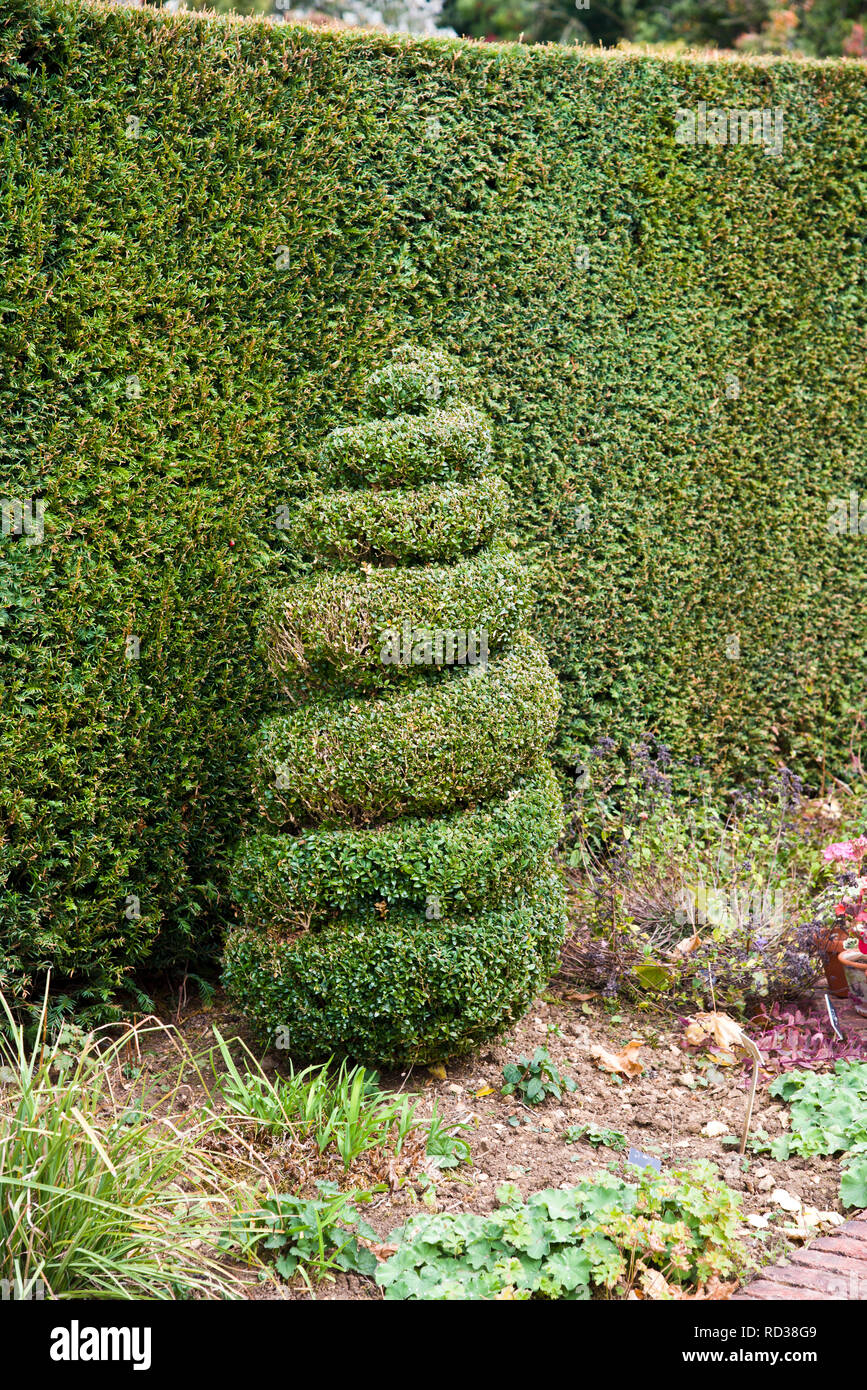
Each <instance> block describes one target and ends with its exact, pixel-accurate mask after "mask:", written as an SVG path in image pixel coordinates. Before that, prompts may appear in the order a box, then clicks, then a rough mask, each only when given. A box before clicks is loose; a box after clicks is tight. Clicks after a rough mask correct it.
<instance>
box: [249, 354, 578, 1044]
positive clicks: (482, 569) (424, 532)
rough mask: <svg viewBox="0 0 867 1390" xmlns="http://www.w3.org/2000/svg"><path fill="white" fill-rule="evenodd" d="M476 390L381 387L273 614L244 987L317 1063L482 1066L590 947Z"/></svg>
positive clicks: (345, 434) (274, 1027)
mask: <svg viewBox="0 0 867 1390" xmlns="http://www.w3.org/2000/svg"><path fill="white" fill-rule="evenodd" d="M470 395H471V391H470V384H469V380H468V378H467V376H466V375H465V374H464V373H463V370H462V368H461V366H460V364H459V363H458V362H457V361H455V360H454V359H452V358H451V357H449V356H448V355H447V354H445V353H443V352H442V351H440V350H439V349H422V348H417V347H405V348H401V349H398V350H397V351H396V352H395V354H394V356H393V357H392V360H391V362H390V363H389V364H388V365H387V366H386V367H384V368H382V369H381V370H380V371H378V372H375V373H374V374H373V375H372V377H371V378H370V379H369V381H368V385H367V393H366V401H367V409H368V411H369V414H370V416H371V418H370V419H369V420H367V421H364V422H363V423H361V424H359V425H353V426H344V427H342V428H340V429H338V430H334V431H332V433H331V434H330V435H329V436H328V437H327V438H326V440H325V441H324V443H323V445H322V447H321V450H320V465H321V472H320V478H322V479H324V480H325V483H326V486H327V490H325V491H319V492H315V493H313V494H312V495H311V496H309V497H307V498H306V499H304V500H302V501H301V502H300V503H299V504H298V507H297V510H296V512H295V516H294V519H293V526H294V533H295V539H296V541H297V543H298V545H299V547H301V548H303V549H304V550H306V551H307V553H308V554H309V555H311V556H312V557H313V572H312V573H311V574H310V575H308V576H307V577H306V578H304V579H302V580H299V581H297V582H295V583H292V584H288V585H285V586H284V587H283V588H281V589H277V590H275V591H274V592H272V594H271V595H270V597H269V599H268V601H267V602H266V605H265V609H264V613H263V618H262V623H261V631H260V635H259V648H260V650H261V651H262V653H263V655H264V657H265V659H266V660H267V662H268V665H269V668H270V671H271V674H272V676H273V677H274V679H275V680H276V682H277V684H278V686H279V688H280V689H281V692H282V694H283V696H284V698H285V704H284V706H283V708H281V709H280V710H279V711H275V712H274V714H273V715H272V716H271V717H270V718H268V719H267V720H266V721H265V722H264V724H263V725H262V727H261V730H260V737H259V739H258V745H257V752H256V757H255V772H254V777H255V792H256V797H257V801H258V805H259V810H260V813H261V817H262V826H261V829H260V830H259V832H258V833H257V834H255V835H253V836H252V837H250V838H249V839H247V840H245V841H244V842H243V843H242V844H241V845H240V846H239V848H238V851H237V853H236V855H235V859H234V866H233V874H232V885H233V897H234V900H235V902H236V905H237V908H238V917H239V920H238V923H237V926H236V927H235V928H234V929H233V930H232V931H231V932H230V934H229V938H228V941H227V945H226V954H225V980H226V985H227V988H228V990H229V992H230V994H231V995H232V996H233V998H234V999H235V1000H236V1001H237V1003H238V1004H239V1005H240V1006H241V1008H242V1009H243V1010H244V1012H245V1014H246V1015H247V1017H248V1018H249V1020H250V1022H251V1024H252V1025H253V1027H254V1029H255V1030H256V1032H257V1034H258V1035H259V1038H260V1039H261V1040H262V1041H263V1042H271V1043H273V1042H274V1041H275V1039H276V1038H277V1037H278V1036H279V1037H280V1039H281V1046H283V1047H286V1048H288V1050H289V1051H290V1052H291V1053H292V1054H293V1055H294V1056H299V1057H304V1058H307V1059H309V1060H311V1061H316V1060H325V1059H327V1058H330V1057H334V1056H343V1057H346V1056H351V1057H353V1058H355V1059H356V1060H358V1061H361V1062H365V1063H368V1064H371V1065H391V1066H397V1065H410V1064H412V1063H415V1062H425V1061H432V1060H434V1059H436V1058H440V1057H446V1056H452V1055H456V1054H460V1053H464V1052H467V1051H470V1050H471V1049H472V1048H474V1047H476V1046H477V1045H478V1044H479V1043H480V1042H482V1041H484V1040H485V1039H488V1038H491V1037H493V1036H495V1035H496V1034H498V1033H499V1032H501V1031H502V1030H503V1029H504V1028H505V1027H507V1026H508V1025H509V1024H510V1023H512V1022H513V1021H514V1020H515V1019H516V1018H518V1017H519V1016H520V1015H521V1013H522V1012H523V1011H524V1010H525V1009H526V1007H527V1005H528V1004H529V1003H530V1001H531V999H532V998H533V995H534V993H535V992H536V991H537V990H538V989H539V987H540V986H541V985H543V984H544V982H545V981H546V979H547V978H548V976H549V975H550V973H551V972H552V969H553V967H554V964H555V962H556V958H557V952H558V949H559V947H560V944H561V942H562V940H563V935H564V932H565V926H566V913H565V898H564V890H563V884H562V881H561V878H560V875H559V873H558V871H557V870H556V869H555V868H554V866H553V864H552V851H553V849H554V846H555V845H556V843H557V840H558V839H559V837H560V835H561V833H562V829H563V807H562V801H561V798H560V793H559V790H558V788H557V783H556V780H555V778H554V775H553V772H552V769H551V766H550V764H549V762H548V761H547V758H546V756H545V754H546V749H547V747H548V744H549V743H550V740H551V737H552V735H553V732H554V727H555V724H556V719H557V712H558V705H559V697H558V691H557V682H556V679H555V677H554V675H553V672H552V671H551V669H550V667H549V665H548V662H547V659H546V657H545V655H544V653H543V651H542V649H541V648H540V646H539V645H538V643H537V642H536V641H535V639H534V638H533V637H532V636H530V635H529V634H528V633H527V632H526V631H525V629H524V625H525V623H526V618H527V613H528V611H529V606H530V593H529V582H528V576H527V573H526V571H525V569H524V567H523V566H522V565H521V564H520V562H519V561H518V560H517V559H516V557H515V556H514V555H512V554H510V553H509V552H508V550H507V549H506V548H505V546H503V544H502V541H501V540H499V539H498V533H499V530H500V526H501V524H502V521H503V518H504V516H505V515H506V512H507V508H508V499H509V493H508V489H507V487H506V484H505V483H504V482H503V480H502V479H501V478H499V477H498V476H497V475H496V474H495V473H494V472H492V458H493V454H492V440H491V430H490V425H489V422H488V421H487V419H486V417H485V416H484V415H483V413H482V412H481V411H480V409H479V408H478V406H477V405H475V404H474V403H472V401H471V400H469V399H468V397H469V396H470ZM365 484H366V486H365ZM278 1030H279V1033H278Z"/></svg>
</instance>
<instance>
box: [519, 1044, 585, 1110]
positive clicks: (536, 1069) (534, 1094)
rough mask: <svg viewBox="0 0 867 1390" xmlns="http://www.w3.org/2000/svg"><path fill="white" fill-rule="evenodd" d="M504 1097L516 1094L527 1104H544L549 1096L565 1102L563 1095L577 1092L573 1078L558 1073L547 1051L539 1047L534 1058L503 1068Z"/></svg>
mask: <svg viewBox="0 0 867 1390" xmlns="http://www.w3.org/2000/svg"><path fill="white" fill-rule="evenodd" d="M503 1081H504V1082H505V1083H506V1084H505V1085H504V1086H503V1092H502V1093H503V1095H504V1096H512V1095H517V1096H518V1098H519V1100H522V1101H523V1102H524V1104H525V1105H541V1104H542V1101H544V1100H547V1099H548V1097H549V1096H555V1097H556V1099H557V1100H562V1098H563V1092H564V1090H565V1091H574V1090H575V1082H574V1081H573V1080H572V1078H571V1076H564V1075H562V1074H561V1072H560V1071H558V1069H557V1066H556V1063H555V1062H554V1060H553V1058H552V1057H551V1056H550V1054H549V1052H548V1049H547V1048H545V1047H537V1048H536V1051H535V1052H534V1053H533V1055H532V1057H519V1058H518V1060H517V1062H508V1063H507V1064H506V1066H504V1067H503Z"/></svg>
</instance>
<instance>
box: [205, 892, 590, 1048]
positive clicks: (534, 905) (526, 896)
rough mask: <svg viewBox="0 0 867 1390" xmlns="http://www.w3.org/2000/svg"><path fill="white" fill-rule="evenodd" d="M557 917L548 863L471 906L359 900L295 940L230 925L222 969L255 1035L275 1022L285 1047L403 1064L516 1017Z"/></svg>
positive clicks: (268, 1033) (551, 961) (479, 1036)
mask: <svg viewBox="0 0 867 1390" xmlns="http://www.w3.org/2000/svg"><path fill="white" fill-rule="evenodd" d="M566 920H567V919H566V909H565V906H564V900H563V885H562V880H561V879H560V876H559V874H558V873H557V871H556V870H555V869H554V868H553V867H552V866H550V865H547V866H546V867H545V868H544V869H543V871H542V872H541V874H540V875H539V876H538V878H537V879H535V880H534V884H533V887H532V888H531V889H529V890H525V891H524V892H521V893H519V894H518V895H517V896H516V898H515V900H514V901H513V902H512V903H511V904H509V905H508V906H501V907H499V908H495V909H493V910H492V911H489V912H482V913H478V914H476V915H475V916H472V917H455V918H444V919H443V920H442V921H430V922H429V921H426V920H425V918H424V917H422V916H421V915H420V914H418V913H413V912H411V911H408V910H406V909H400V908H394V909H390V910H389V913H388V916H387V917H386V918H385V919H384V920H383V919H382V918H380V917H379V916H378V915H377V913H376V911H375V910H374V909H373V908H370V909H368V912H367V914H366V915H365V916H363V917H353V916H350V915H347V916H345V917H343V918H341V919H340V920H339V921H337V922H334V923H332V924H330V925H329V926H327V927H324V928H323V929H322V930H321V931H308V932H305V933H303V934H302V935H300V936H299V937H297V938H296V939H294V940H293V939H290V940H285V939H282V938H281V937H280V936H279V935H278V934H276V933H274V934H269V933H263V932H259V931H251V930H246V929H238V930H236V931H233V932H232V933H231V935H230V936H229V940H228V943H227V947H226V958H225V965H224V977H223V978H224V981H225V984H226V987H227V989H228V990H229V993H230V994H231V995H232V996H233V997H235V998H237V999H239V1000H241V1001H243V1008H244V1012H245V1014H246V1017H247V1019H248V1021H249V1023H250V1026H251V1028H252V1029H253V1031H254V1033H255V1034H256V1036H257V1037H258V1039H259V1040H260V1041H261V1042H262V1043H263V1044H270V1046H272V1047H273V1045H274V1041H275V1036H276V1034H277V1030H278V1029H281V1030H285V1032H284V1035H283V1038H282V1045H283V1046H285V1047H287V1048H288V1049H289V1051H290V1052H291V1053H292V1055H293V1056H295V1057H303V1058H309V1059H310V1060H311V1061H325V1060H326V1059H327V1058H329V1057H331V1056H334V1055H335V1054H337V1055H348V1056H350V1057H354V1058H357V1059H358V1061H360V1062H365V1063H367V1064H369V1065H371V1066H393V1067H407V1066H411V1065H413V1064H417V1063H424V1062H429V1061H433V1060H436V1059H437V1058H440V1057H452V1056H460V1055H462V1054H464V1053H467V1052H472V1051H473V1050H474V1049H475V1048H476V1047H478V1046H479V1044H480V1043H483V1042H485V1041H487V1040H488V1039H490V1038H494V1037H496V1036H497V1035H498V1034H499V1033H501V1032H502V1031H503V1029H504V1028H508V1027H509V1025H510V1024H511V1023H514V1022H515V1021H516V1020H517V1019H518V1018H520V1017H521V1015H522V1014H523V1013H524V1012H525V1010H526V1009H527V1007H528V1005H529V1004H530V1003H531V1002H532V1000H533V998H534V997H535V995H536V994H537V993H538V991H539V990H540V989H542V988H543V987H544V985H545V983H546V982H547V980H548V979H550V977H551V974H552V973H553V971H554V969H555V967H556V962H557V957H558V952H559V949H560V945H561V943H562V941H563V936H564V933H565V930H566Z"/></svg>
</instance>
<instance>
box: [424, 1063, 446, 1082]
mask: <svg viewBox="0 0 867 1390" xmlns="http://www.w3.org/2000/svg"><path fill="white" fill-rule="evenodd" d="M428 1072H429V1073H430V1075H431V1076H435V1077H436V1079H437V1081H445V1079H446V1069H445V1067H444V1066H443V1064H442V1062H434V1063H432V1065H431V1066H429V1067H428Z"/></svg>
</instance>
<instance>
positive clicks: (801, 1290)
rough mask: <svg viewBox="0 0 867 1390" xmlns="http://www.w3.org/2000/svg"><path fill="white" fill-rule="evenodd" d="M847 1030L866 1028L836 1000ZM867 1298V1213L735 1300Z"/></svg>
mask: <svg viewBox="0 0 867 1390" xmlns="http://www.w3.org/2000/svg"><path fill="white" fill-rule="evenodd" d="M834 1006H835V1008H836V1010H837V1016H838V1017H839V1019H840V1023H841V1024H842V1026H843V1028H844V1029H845V1030H846V1031H847V1032H849V1031H851V1030H853V1029H856V1028H864V1027H865V1021H864V1019H863V1018H860V1017H859V1016H858V1014H856V1013H855V1010H854V1008H853V1007H852V1004H851V1002H850V1000H848V999H835V1000H834ZM824 1007H825V1003H824V996H823V993H822V991H821V990H818V991H817V993H816V1008H817V1009H821V1010H824ZM775 1298H776V1299H782V1298H791V1299H796V1300H807V1299H817V1298H818V1299H846V1300H847V1301H852V1300H855V1299H862V1298H863V1299H867V1212H864V1213H862V1215H860V1216H856V1217H855V1218H854V1219H853V1220H852V1221H847V1222H846V1224H845V1225H843V1226H838V1227H837V1229H836V1230H835V1232H834V1234H833V1235H830V1236H820V1237H819V1239H818V1240H814V1241H812V1242H811V1243H810V1245H808V1246H807V1247H806V1249H804V1250H799V1251H798V1252H797V1253H796V1254H794V1255H791V1256H790V1257H789V1261H788V1263H787V1264H780V1265H768V1266H767V1267H766V1268H765V1269H763V1270H762V1271H761V1272H760V1273H759V1275H758V1277H757V1278H755V1279H754V1280H753V1281H752V1283H751V1284H747V1285H746V1287H745V1288H743V1289H741V1290H740V1291H739V1292H738V1293H736V1294H733V1295H732V1301H734V1300H735V1299H740V1300H742V1301H747V1300H752V1299H763V1300H764V1299H775Z"/></svg>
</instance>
